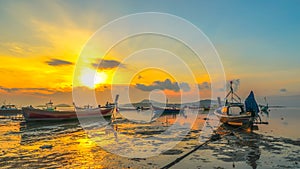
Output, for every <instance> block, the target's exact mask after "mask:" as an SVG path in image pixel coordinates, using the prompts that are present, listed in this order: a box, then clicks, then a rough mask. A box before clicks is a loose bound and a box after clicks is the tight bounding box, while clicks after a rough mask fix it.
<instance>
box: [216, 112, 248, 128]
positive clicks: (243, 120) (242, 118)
mask: <svg viewBox="0 0 300 169" xmlns="http://www.w3.org/2000/svg"><path fill="white" fill-rule="evenodd" d="M214 114H215V115H216V116H217V117H218V118H219V119H220V122H221V123H224V124H228V125H232V126H245V127H247V126H250V125H251V124H252V123H253V118H252V116H251V115H247V114H244V115H235V116H232V115H226V114H222V113H221V112H220V111H218V110H216V111H214Z"/></svg>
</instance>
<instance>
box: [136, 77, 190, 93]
mask: <svg viewBox="0 0 300 169" xmlns="http://www.w3.org/2000/svg"><path fill="white" fill-rule="evenodd" d="M135 87H136V88H138V89H140V90H143V91H152V90H155V89H159V90H172V91H175V92H178V91H179V90H180V89H182V90H183V91H189V90H190V86H189V84H188V83H184V82H183V83H180V84H178V83H177V82H173V83H172V82H171V80H170V79H166V80H165V81H154V82H153V83H152V84H151V85H144V84H139V83H138V84H136V86H135ZM180 87H181V88H180Z"/></svg>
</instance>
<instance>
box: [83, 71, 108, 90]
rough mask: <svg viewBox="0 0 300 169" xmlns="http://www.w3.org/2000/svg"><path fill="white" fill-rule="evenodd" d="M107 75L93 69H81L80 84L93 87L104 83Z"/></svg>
mask: <svg viewBox="0 0 300 169" xmlns="http://www.w3.org/2000/svg"><path fill="white" fill-rule="evenodd" d="M107 77H108V75H107V74H106V73H105V72H95V70H93V69H90V68H86V69H84V70H82V73H81V77H80V81H81V84H82V85H84V86H87V87H89V88H95V87H96V86H97V85H100V84H105V83H106V81H107Z"/></svg>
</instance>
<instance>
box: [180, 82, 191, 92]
mask: <svg viewBox="0 0 300 169" xmlns="http://www.w3.org/2000/svg"><path fill="white" fill-rule="evenodd" d="M179 86H180V89H181V90H182V91H184V92H188V91H190V90H191V88H190V85H189V84H188V83H185V82H182V83H180V84H179Z"/></svg>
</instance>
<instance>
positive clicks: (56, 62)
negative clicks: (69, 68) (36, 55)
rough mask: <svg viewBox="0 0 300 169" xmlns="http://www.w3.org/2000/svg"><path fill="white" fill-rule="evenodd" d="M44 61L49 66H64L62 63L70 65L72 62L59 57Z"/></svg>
mask: <svg viewBox="0 0 300 169" xmlns="http://www.w3.org/2000/svg"><path fill="white" fill-rule="evenodd" d="M46 63H47V64H48V65H50V66H64V65H72V64H73V63H72V62H69V61H65V60H60V59H51V60H49V61H46Z"/></svg>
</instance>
